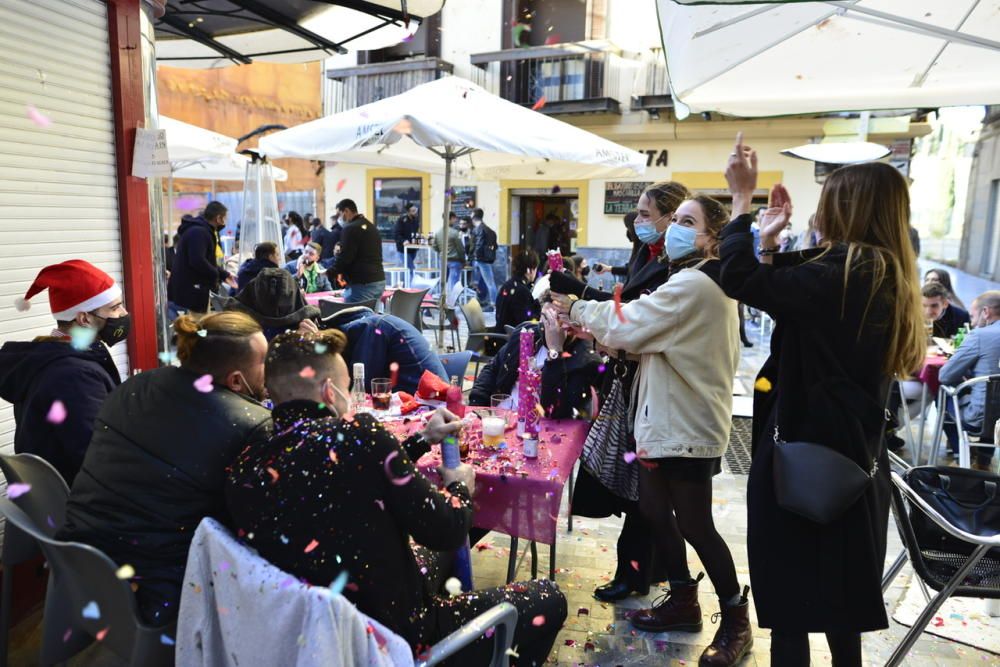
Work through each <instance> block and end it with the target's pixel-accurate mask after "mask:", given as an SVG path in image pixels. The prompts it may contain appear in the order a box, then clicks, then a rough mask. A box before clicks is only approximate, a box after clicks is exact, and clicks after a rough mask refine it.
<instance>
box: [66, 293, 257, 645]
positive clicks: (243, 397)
mask: <svg viewBox="0 0 1000 667" xmlns="http://www.w3.org/2000/svg"><path fill="white" fill-rule="evenodd" d="M174 331H175V332H176V334H177V358H178V359H179V360H180V362H181V365H180V367H179V368H178V367H176V366H164V367H162V368H157V369H155V370H150V371H146V372H144V373H140V374H138V375H134V376H132V377H131V378H129V379H128V381H126V382H125V383H123V384H122V385H121V387H119V388H118V389H116V390H115V391H113V392H111V394H110V395H109V396H108V398H107V400H106V401H105V402H104V406H103V407H102V408H101V410H100V412H99V413H98V414H97V419H96V422H95V428H94V437H93V439H92V440H91V443H90V447H89V448H88V449H87V456H86V458H84V461H83V467H82V468H81V469H80V474H79V475H77V477H76V481H75V482H74V483H73V487H72V489H71V491H70V495H69V502H68V503H67V505H66V522H65V525H64V526H63V528H62V530H61V531H60V533H59V539H62V540H70V541H74V542H83V543H84V544H90V545H91V546H94V547H97V548H98V549H100V550H101V551H103V552H104V553H106V554H107V555H108V556H109V557H111V559H112V560H114V561H115V562H116V563H118V564H119V565H130V566H131V567H132V569H134V570H135V575H134V579H133V583H134V585H135V588H136V603H137V606H138V609H139V613H140V615H141V616H142V617H143V619H144V620H145V621H146V623H148V624H150V625H156V626H159V625H166V624H168V623H170V622H171V621H172V620H173V619H175V618H176V616H177V606H178V604H179V602H180V594H181V582H182V579H183V577H184V566H185V564H186V563H187V554H188V549H189V547H190V546H191V537H192V536H193V535H194V531H195V529H196V528H197V527H198V524H199V523H200V522H201V520H202V519H203V518H205V517H206V516H210V517H213V518H215V519H217V520H219V521H220V522H222V523H223V524H225V525H230V524H231V521H230V519H229V513H228V512H227V511H226V499H225V495H224V489H225V479H226V466H228V465H229V464H230V463H232V462H233V460H234V459H235V458H236V456H237V454H239V452H240V450H241V449H242V448H243V447H244V445H246V444H247V443H248V442H257V441H260V442H263V441H265V440H266V439H267V438H269V437H270V435H271V413H270V412H269V411H268V410H267V409H266V408H265V407H264V406H262V405H261V404H260V399H262V398H263V396H264V356H265V354H266V353H267V341H266V340H265V339H264V334H263V332H262V331H261V328H260V325H259V324H257V322H256V321H255V320H254V319H253V318H252V317H250V316H249V315H247V314H245V313H234V312H225V313H212V314H210V315H206V316H205V317H203V318H201V319H200V320H195V319H194V318H192V317H190V316H189V315H181V316H180V317H178V318H177V320H175V321H174ZM111 631H112V632H114V629H113V628H112V630H111Z"/></svg>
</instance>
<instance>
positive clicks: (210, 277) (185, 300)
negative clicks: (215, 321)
mask: <svg viewBox="0 0 1000 667" xmlns="http://www.w3.org/2000/svg"><path fill="white" fill-rule="evenodd" d="M177 234H178V236H179V239H178V241H177V250H176V253H175V255H174V263H173V269H171V271H170V279H169V280H168V281H167V298H169V299H170V300H171V301H173V302H174V303H175V304H177V305H178V306H181V307H182V308H187V309H189V310H194V311H196V312H199V313H203V312H206V311H207V310H208V298H209V292H218V291H219V284H220V283H221V282H222V281H223V280H225V279H226V278H228V277H229V272H228V271H226V270H225V269H222V268H219V266H218V264H216V260H215V249H216V248H217V247H218V245H219V237H218V235H217V234H216V232H215V228H214V227H212V225H210V224H209V223H208V221H207V220H205V218H203V217H201V216H198V217H193V216H190V215H185V216H184V218H183V220H182V222H181V226H180V228H179V229H178V230H177Z"/></svg>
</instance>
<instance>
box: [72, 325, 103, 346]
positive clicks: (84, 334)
mask: <svg viewBox="0 0 1000 667" xmlns="http://www.w3.org/2000/svg"><path fill="white" fill-rule="evenodd" d="M69 339H70V345H72V346H73V349H74V350H76V351H77V352H82V351H83V350H86V349H88V348H89V347H90V346H91V345H93V344H94V341H95V340H96V339H97V332H96V331H94V330H93V329H88V328H87V327H79V326H73V327H71V328H70V330H69Z"/></svg>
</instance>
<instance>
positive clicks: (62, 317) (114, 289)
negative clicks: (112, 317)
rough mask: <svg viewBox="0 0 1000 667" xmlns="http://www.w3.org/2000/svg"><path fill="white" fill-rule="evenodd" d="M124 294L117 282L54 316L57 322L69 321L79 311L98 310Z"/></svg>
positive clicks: (53, 314)
mask: <svg viewBox="0 0 1000 667" xmlns="http://www.w3.org/2000/svg"><path fill="white" fill-rule="evenodd" d="M121 296H122V288H121V287H119V286H118V283H115V284H114V285H112V286H111V287H109V288H108V289H106V290H104V291H103V292H101V293H100V294H97V295H95V296H92V297H90V298H89V299H87V300H86V301H84V302H83V303H78V304H77V305H75V306H73V307H72V308H67V309H66V310H63V311H61V312H58V313H52V317H54V318H55V320H56V321H57V322H69V321H70V320H72V319H73V318H74V317H76V314H77V313H89V312H90V311H92V310H97V309H98V308H100V307H101V306H106V305H108V304H109V303H111V302H112V301H115V300H116V299H120V298H121Z"/></svg>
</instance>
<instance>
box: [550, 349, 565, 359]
mask: <svg viewBox="0 0 1000 667" xmlns="http://www.w3.org/2000/svg"><path fill="white" fill-rule="evenodd" d="M560 354H562V352H560V351H559V350H549V361H555V360H556V359H558V358H559V355H560Z"/></svg>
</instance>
